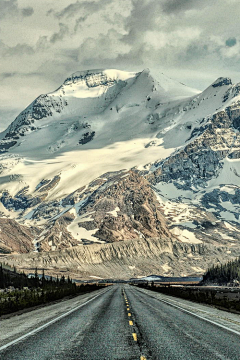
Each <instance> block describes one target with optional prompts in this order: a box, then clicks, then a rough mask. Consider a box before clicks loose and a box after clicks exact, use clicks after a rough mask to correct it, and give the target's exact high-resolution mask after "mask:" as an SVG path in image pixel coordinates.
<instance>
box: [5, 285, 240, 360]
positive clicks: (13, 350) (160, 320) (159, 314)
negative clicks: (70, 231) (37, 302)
mask: <svg viewBox="0 0 240 360" xmlns="http://www.w3.org/2000/svg"><path fill="white" fill-rule="evenodd" d="M97 295H99V296H97ZM193 306H194V305H193ZM45 310H46V311H48V307H46V308H45ZM233 322H234V321H233ZM37 328H38V327H36V329H37ZM1 331H4V321H3V322H1V323H0V332H1ZM20 336H21V334H19V337H20ZM24 336H25V338H24V339H22V340H20V341H17V342H15V341H16V339H15V340H14V341H13V344H11V345H10V346H7V347H6V348H4V349H3V346H0V359H4V360H35V359H36V360H43V359H44V360H47V359H48V360H70V359H74V360H75V359H77V360H83V359H84V360H101V359H103V360H115V359H118V360H128V359H129V360H130V359H131V360H137V359H138V360H149V359H155V360H161V359H163V360H168V359H169V360H170V359H171V360H180V359H183V360H200V359H201V360H208V359H209V360H215V359H222V360H225V359H226V360H230V359H231V360H239V359H240V333H239V334H238V333H237V331H235V333H234V332H231V331H230V330H228V329H227V326H225V327H219V326H217V325H215V324H213V323H211V322H209V321H206V320H204V319H202V318H199V317H196V316H194V315H192V314H190V313H189V312H188V311H187V312H186V311H185V310H181V309H179V308H177V307H174V306H171V305H169V304H167V303H165V302H163V301H161V300H160V299H159V298H158V295H157V294H156V293H154V292H146V291H142V290H139V289H137V288H136V287H131V286H128V285H124V286H123V285H116V286H115V285H114V286H112V287H109V288H108V289H107V290H106V291H105V292H101V293H99V294H98V293H97V292H96V293H95V294H94V297H93V296H92V298H90V299H89V300H86V301H85V303H83V304H82V305H81V307H79V308H78V309H77V310H75V311H72V312H69V314H68V315H67V316H64V315H61V317H60V318H59V319H58V320H57V321H53V322H52V323H50V324H49V325H48V326H46V327H45V328H41V329H38V331H35V330H32V331H31V334H30V335H29V336H28V334H25V335H24ZM8 344H9V343H6V344H5V345H8Z"/></svg>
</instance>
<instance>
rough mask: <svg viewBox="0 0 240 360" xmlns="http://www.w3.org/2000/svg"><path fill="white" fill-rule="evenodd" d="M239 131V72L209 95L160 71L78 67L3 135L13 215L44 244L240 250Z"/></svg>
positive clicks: (4, 177) (4, 178)
mask: <svg viewBox="0 0 240 360" xmlns="http://www.w3.org/2000/svg"><path fill="white" fill-rule="evenodd" d="M239 130H240V84H236V85H234V84H232V82H231V80H230V79H229V78H219V79H217V80H216V81H215V82H214V83H213V84H211V85H210V86H209V87H208V88H207V89H206V90H204V91H203V92H200V91H197V90H194V89H190V88H188V87H187V86H185V85H183V84H179V83H177V82H175V81H173V80H171V79H169V78H167V77H165V76H164V75H163V74H161V75H160V76H159V79H158V81H156V80H155V79H153V77H152V76H151V74H150V72H149V70H144V71H142V72H139V73H129V72H123V71H118V70H92V71H84V72H77V73H75V74H73V75H71V76H70V77H69V78H67V79H66V80H65V81H64V83H63V85H61V86H60V87H59V88H58V89H57V90H56V91H54V92H52V93H49V94H45V95H41V96H39V97H38V98H37V99H36V100H34V101H33V103H32V104H30V105H29V106H28V107H27V108H26V109H25V110H24V111H23V112H22V113H21V114H20V115H19V116H18V117H17V118H16V119H15V120H14V121H13V123H12V124H10V126H9V127H8V128H7V129H6V130H5V131H4V132H3V133H2V134H1V135H0V139H1V140H0V151H1V155H0V156H1V157H0V161H1V176H0V180H1V181H0V191H1V199H0V200H1V213H2V216H3V217H11V218H15V220H14V221H16V222H17V223H19V224H20V225H21V226H25V227H26V226H27V227H29V228H30V227H31V233H32V234H33V235H32V239H33V245H34V246H33V248H35V249H38V250H40V251H50V252H51V251H56V250H61V249H63V248H69V247H77V246H82V245H83V244H92V243H93V242H98V243H100V244H104V243H106V242H107V243H109V242H111V243H112V242H115V241H120V240H131V241H132V240H134V239H145V240H146V239H150V238H165V239H170V238H171V241H172V243H173V244H195V246H203V245H204V246H205V245H206V244H209V246H217V247H219V248H221V249H222V255H223V254H224V256H228V257H230V258H231V256H235V255H236V254H237V253H238V251H239V253H240V247H239V246H238V241H239V239H240V227H239V204H240V188H239V177H240V166H239V164H240V162H239V158H240V156H239V146H240V142H239ZM169 241H170V240H169ZM5 245H6V244H5ZM173 246H175V245H173ZM224 247H227V250H224V251H223V248H224ZM29 248H30V249H31V247H29ZM224 249H225V248H224ZM10 251H11V250H10ZM214 251H215V250H214ZM214 251H213V252H214ZM220 253H221V251H220ZM209 256H210V255H209ZM218 257H221V256H220V255H219V254H218ZM199 262H200V263H201V260H199ZM196 264H197V257H196V262H195V263H194V265H193V266H192V272H193V273H194V272H195V273H200V272H202V271H203V268H202V267H201V266H202V265H201V266H197V265H196ZM134 266H135V265H134ZM163 266H164V267H163V273H164V274H170V273H171V271H172V274H174V273H176V264H175V265H169V264H167V265H166V263H164V264H163ZM190 271H191V269H188V273H191V272H190ZM143 275H144V274H143Z"/></svg>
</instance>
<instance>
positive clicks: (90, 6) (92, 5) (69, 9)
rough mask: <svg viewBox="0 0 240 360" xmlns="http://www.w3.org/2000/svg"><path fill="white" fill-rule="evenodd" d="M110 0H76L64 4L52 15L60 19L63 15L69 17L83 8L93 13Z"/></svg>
mask: <svg viewBox="0 0 240 360" xmlns="http://www.w3.org/2000/svg"><path fill="white" fill-rule="evenodd" d="M111 2H112V0H101V1H77V2H75V3H73V4H70V5H68V6H66V7H65V8H64V9H63V10H61V11H59V12H56V13H55V14H54V15H55V16H56V17H57V18H59V19H61V18H63V17H65V18H70V17H73V16H75V15H76V14H79V12H80V11H82V10H84V11H86V12H88V13H95V12H97V11H99V10H100V9H102V7H103V6H104V5H105V4H106V3H111Z"/></svg>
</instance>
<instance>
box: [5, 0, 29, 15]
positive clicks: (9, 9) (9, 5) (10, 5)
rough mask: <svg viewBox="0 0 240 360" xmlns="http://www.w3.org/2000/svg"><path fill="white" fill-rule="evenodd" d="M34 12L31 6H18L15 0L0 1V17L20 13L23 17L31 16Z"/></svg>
mask: <svg viewBox="0 0 240 360" xmlns="http://www.w3.org/2000/svg"><path fill="white" fill-rule="evenodd" d="M33 13H34V10H33V8H32V7H30V6H28V7H26V8H19V6H18V1H17V0H1V1H0V19H3V18H5V17H12V16H16V15H21V16H23V17H28V16H31V15H32V14H33Z"/></svg>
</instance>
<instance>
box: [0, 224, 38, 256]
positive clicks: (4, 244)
mask: <svg viewBox="0 0 240 360" xmlns="http://www.w3.org/2000/svg"><path fill="white" fill-rule="evenodd" d="M0 229H1V231H0V254H11V253H28V252H31V251H33V250H34V245H33V241H34V239H35V237H37V235H38V234H39V232H40V230H39V229H37V228H34V227H27V226H22V225H20V224H18V223H17V222H16V221H15V220H13V219H7V218H0Z"/></svg>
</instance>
